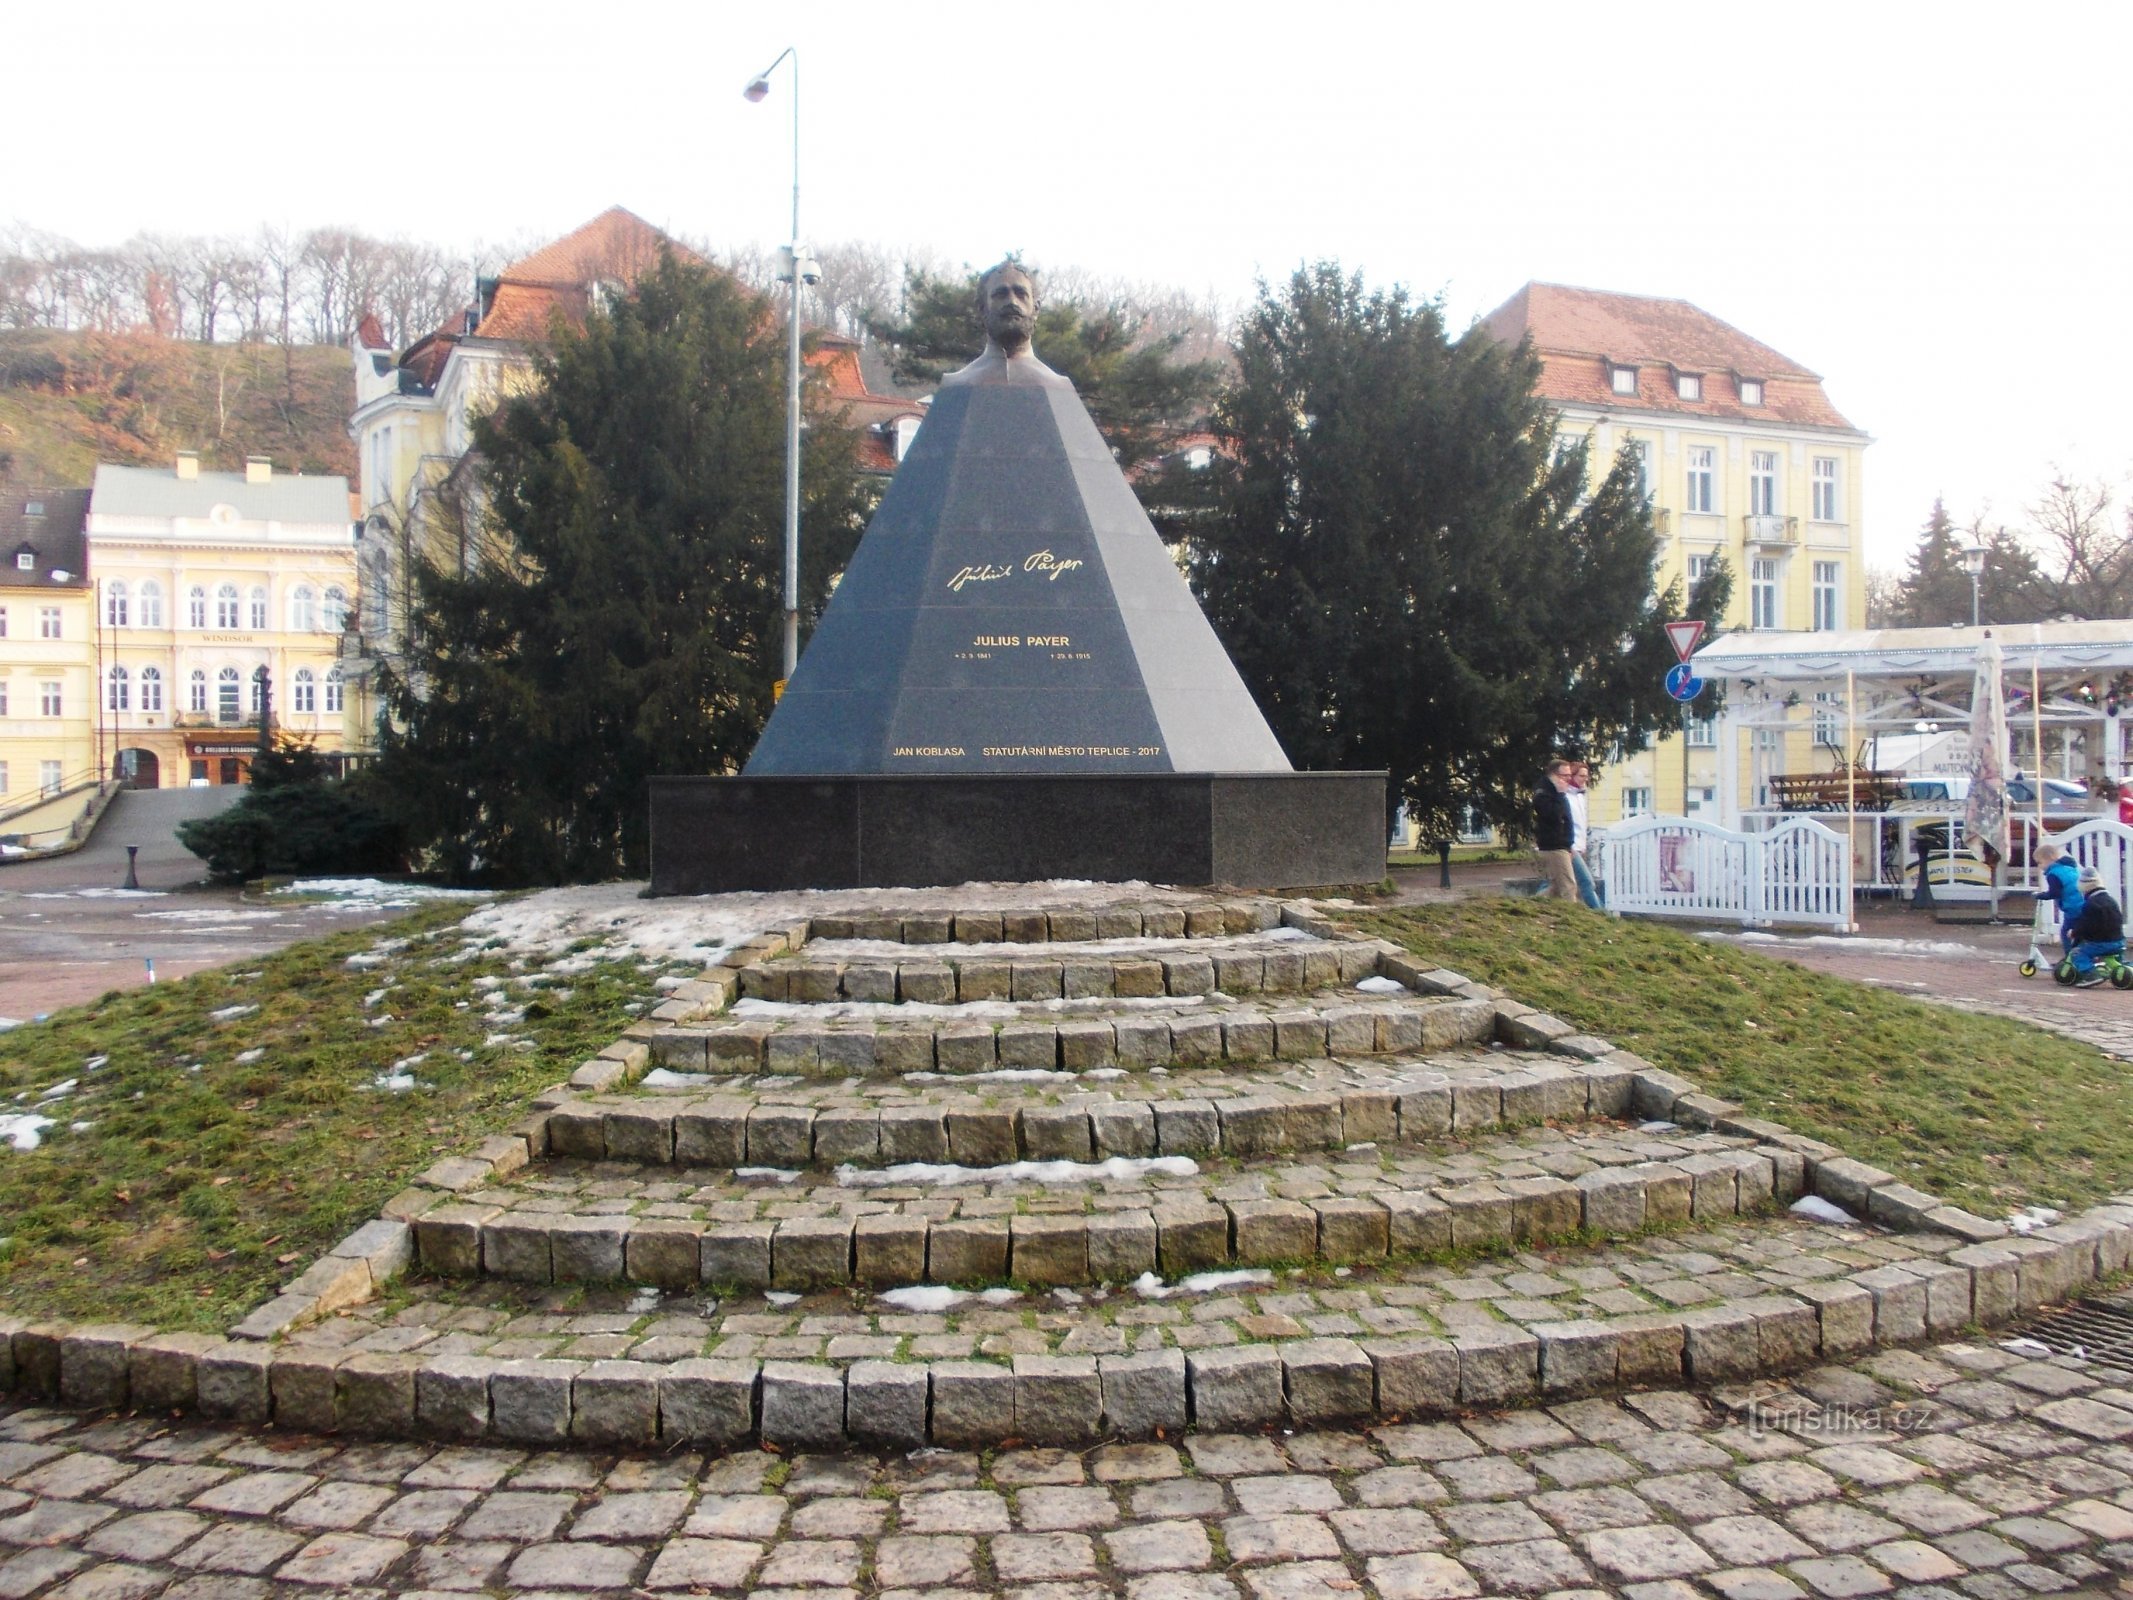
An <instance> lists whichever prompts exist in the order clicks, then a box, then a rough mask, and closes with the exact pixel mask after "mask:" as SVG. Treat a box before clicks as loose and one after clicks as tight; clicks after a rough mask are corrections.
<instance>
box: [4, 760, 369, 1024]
mask: <svg viewBox="0 0 2133 1600" xmlns="http://www.w3.org/2000/svg"><path fill="white" fill-rule="evenodd" d="M241 792H242V791H241V790H239V789H236V788H234V787H232V788H209V789H153V790H129V791H127V792H125V793H122V794H120V795H119V796H117V797H116V798H115V799H114V800H113V801H112V802H111V805H110V807H109V808H108V809H107V810H106V811H105V812H104V816H103V820H102V821H101V822H99V823H98V824H97V828H96V832H95V833H94V834H93V835H91V836H90V840H89V842H88V843H87V844H86V845H84V846H83V847H82V848H81V849H79V850H77V851H75V852H74V853H73V854H72V855H65V856H55V857H53V858H51V859H50V860H46V861H22V862H10V863H8V864H6V865H4V866H0V1018H12V1019H15V1020H18V1021H22V1020H28V1019H30V1018H33V1017H37V1016H41V1015H43V1014H44V1013H46V1012H48V1011H56V1010H58V1009H59V1008H60V1007H62V1006H70V1005H78V1004H80V1003H81V1002H83V1001H86V1000H93V999H95V998H96V997H97V996H98V995H100V994H103V993H105V992H107V991H109V990H112V989H124V988H131V987H133V986H134V985H136V984H141V983H145V982H146V981H147V977H148V973H147V963H148V962H149V961H150V960H153V961H154V962H155V968H156V976H157V977H158V978H179V977H183V976H185V975H186V974H188V973H192V972H198V971H200V970H202V969H203V968H206V967H215V966H220V965H222V964H223V963H224V962H227V961H237V960H243V959H246V958H250V957H256V956H258V955H261V954H263V953H264V952H267V951H270V950H278V949H280V948H281V947H282V946H283V945H285V944H289V943H291V942H292V941H294V940H297V939H303V938H309V937H311V936H312V935H314V934H318V933H324V932H328V931H331V930H332V929H334V928H343V927H349V926H353V925H355V924H358V923H361V922H366V921H375V920H377V919H378V917H380V916H382V915H393V914H395V913H380V912H357V911H348V910H340V909H335V910H325V909H317V908H309V909H306V908H294V907H291V908H285V909H284V908H274V907H266V906H248V905H246V904H244V903H243V900H242V897H241V896H240V895H239V893H238V891H236V890H235V889H220V888H213V887H211V886H209V884H208V883H207V868H206V866H205V865H204V864H203V863H202V862H201V860H200V858H199V857H198V856H196V855H194V854H192V852H191V851H189V850H187V849H186V848H185V847H184V846H183V845H181V844H179V843H178V838H177V832H176V829H177V826H178V824H179V823H180V822H183V821H186V820H189V819H191V818H194V817H204V816H213V815H214V814H215V813H216V812H218V811H220V810H222V809H223V808H224V807H225V806H227V805H229V804H230V803H231V802H232V801H234V800H235V799H236V797H237V796H238V795H239V794H240V793H241ZM129 844H131V845H138V846H139V847H140V856H139V867H138V875H139V880H140V884H141V890H140V892H139V893H129V892H127V891H126V890H124V889H123V888H122V887H121V885H123V884H124V883H125V881H126V846H127V845H129Z"/></svg>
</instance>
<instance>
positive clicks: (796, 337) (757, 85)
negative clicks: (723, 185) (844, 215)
mask: <svg viewBox="0 0 2133 1600" xmlns="http://www.w3.org/2000/svg"><path fill="white" fill-rule="evenodd" d="M786 61H790V62H791V63H792V242H791V243H790V244H788V245H786V246H785V247H784V248H783V249H782V250H780V251H779V252H778V262H779V267H780V269H781V270H780V272H779V274H778V275H779V277H780V278H782V279H783V280H784V281H785V282H787V283H790V284H791V285H792V303H791V313H790V317H789V326H788V328H787V335H788V340H787V360H786V371H785V671H784V676H785V677H786V678H788V679H789V678H791V677H792V671H793V668H794V666H796V665H797V664H798V662H799V660H800V285H801V284H802V283H813V282H815V281H816V280H817V279H818V278H820V277H821V276H822V273H821V269H820V268H818V267H817V266H816V265H815V263H814V262H813V261H811V260H809V259H808V257H807V254H806V252H805V251H803V250H802V249H801V248H800V53H799V51H798V50H797V49H796V48H795V47H793V46H791V45H787V46H786V47H785V49H784V50H782V51H780V52H779V54H778V59H777V60H776V61H773V62H771V64H770V65H769V66H767V67H765V68H764V69H763V70H762V71H761V72H758V73H757V74H756V75H755V76H754V77H752V78H750V79H749V80H748V87H747V88H745V89H743V90H742V91H741V94H742V97H743V98H744V99H746V100H748V101H749V102H750V103H752V104H760V103H761V102H762V101H763V99H764V98H765V97H767V96H768V95H769V93H770V75H771V74H772V73H773V72H775V71H777V70H778V66H779V64H780V63H782V62H786Z"/></svg>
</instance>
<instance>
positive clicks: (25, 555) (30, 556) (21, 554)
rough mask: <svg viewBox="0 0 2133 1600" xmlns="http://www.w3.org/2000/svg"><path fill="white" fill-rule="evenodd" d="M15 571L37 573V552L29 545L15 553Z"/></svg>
mask: <svg viewBox="0 0 2133 1600" xmlns="http://www.w3.org/2000/svg"><path fill="white" fill-rule="evenodd" d="M15 570H16V571H17V572H35V571H36V570H37V552H36V551H34V550H32V549H31V548H30V547H29V546H28V545H24V546H23V547H22V548H21V549H20V550H17V551H16V552H15Z"/></svg>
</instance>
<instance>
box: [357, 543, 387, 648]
mask: <svg viewBox="0 0 2133 1600" xmlns="http://www.w3.org/2000/svg"><path fill="white" fill-rule="evenodd" d="M387 588H388V578H387V573H386V558H385V557H384V556H383V555H382V554H381V555H377V556H373V557H372V558H371V560H370V562H369V564H368V565H366V566H365V567H364V569H363V617H362V622H363V631H364V632H365V633H383V632H384V631H385V602H386V598H387Z"/></svg>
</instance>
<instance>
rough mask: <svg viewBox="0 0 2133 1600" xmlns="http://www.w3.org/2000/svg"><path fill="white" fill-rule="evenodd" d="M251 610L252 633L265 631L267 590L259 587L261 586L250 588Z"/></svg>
mask: <svg viewBox="0 0 2133 1600" xmlns="http://www.w3.org/2000/svg"><path fill="white" fill-rule="evenodd" d="M251 611H252V631H253V632H254V633H265V632H266V631H267V591H266V590H264V589H261V588H257V587H254V589H253V590H252V605H251Z"/></svg>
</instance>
